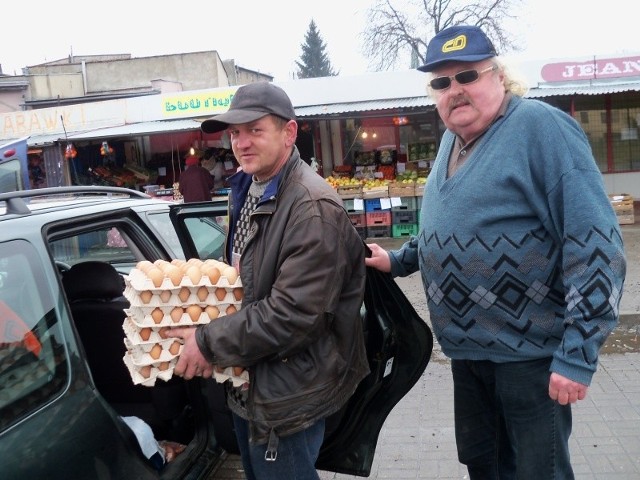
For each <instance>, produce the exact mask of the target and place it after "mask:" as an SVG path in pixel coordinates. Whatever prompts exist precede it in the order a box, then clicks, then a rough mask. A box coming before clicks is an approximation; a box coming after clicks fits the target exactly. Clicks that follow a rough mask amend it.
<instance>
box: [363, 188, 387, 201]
mask: <svg viewBox="0 0 640 480" xmlns="http://www.w3.org/2000/svg"><path fill="white" fill-rule="evenodd" d="M388 196H389V187H388V186H384V187H369V188H363V189H362V198H382V197H388Z"/></svg>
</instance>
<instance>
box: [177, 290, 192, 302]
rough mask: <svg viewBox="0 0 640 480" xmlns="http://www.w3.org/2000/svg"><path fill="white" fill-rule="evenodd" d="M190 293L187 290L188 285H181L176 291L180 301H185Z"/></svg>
mask: <svg viewBox="0 0 640 480" xmlns="http://www.w3.org/2000/svg"><path fill="white" fill-rule="evenodd" d="M190 295H191V290H189V287H182V288H181V289H180V291H179V292H178V298H179V299H180V301H181V302H182V303H184V302H186V301H187V298H189V296H190Z"/></svg>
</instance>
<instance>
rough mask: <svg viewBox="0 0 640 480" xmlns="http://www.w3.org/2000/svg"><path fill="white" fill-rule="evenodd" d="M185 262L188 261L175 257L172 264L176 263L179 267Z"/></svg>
mask: <svg viewBox="0 0 640 480" xmlns="http://www.w3.org/2000/svg"><path fill="white" fill-rule="evenodd" d="M185 263H187V262H185V261H184V260H181V259H179V258H174V259H173V260H171V265H175V266H176V267H179V266H180V265H184V264H185Z"/></svg>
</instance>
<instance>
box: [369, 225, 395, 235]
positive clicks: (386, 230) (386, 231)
mask: <svg viewBox="0 0 640 480" xmlns="http://www.w3.org/2000/svg"><path fill="white" fill-rule="evenodd" d="M390 236H391V226H390V225H387V226H381V227H370V226H368V225H367V238H382V237H390Z"/></svg>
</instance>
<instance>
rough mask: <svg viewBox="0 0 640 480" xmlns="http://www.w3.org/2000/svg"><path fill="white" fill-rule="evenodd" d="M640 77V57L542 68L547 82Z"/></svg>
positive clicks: (552, 64)
mask: <svg viewBox="0 0 640 480" xmlns="http://www.w3.org/2000/svg"><path fill="white" fill-rule="evenodd" d="M636 76H640V57H637V56H636V57H620V58H606V59H593V60H589V61H585V62H561V63H549V64H546V65H544V66H543V67H542V78H543V80H544V81H545V82H570V81H574V80H597V79H609V78H623V77H636Z"/></svg>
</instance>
